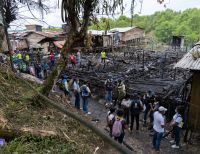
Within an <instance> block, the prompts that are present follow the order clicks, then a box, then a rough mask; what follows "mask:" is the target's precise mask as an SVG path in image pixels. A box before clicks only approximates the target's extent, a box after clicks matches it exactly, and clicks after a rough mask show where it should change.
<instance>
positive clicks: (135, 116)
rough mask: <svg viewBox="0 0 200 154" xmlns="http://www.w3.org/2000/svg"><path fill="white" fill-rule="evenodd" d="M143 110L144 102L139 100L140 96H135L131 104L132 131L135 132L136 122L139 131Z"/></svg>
mask: <svg viewBox="0 0 200 154" xmlns="http://www.w3.org/2000/svg"><path fill="white" fill-rule="evenodd" d="M142 110H143V104H142V101H141V100H140V98H139V95H138V94H136V93H135V94H133V100H132V102H131V107H130V112H131V126H130V131H131V132H132V131H133V124H134V120H136V130H137V131H138V130H139V119H140V112H141V111H142Z"/></svg>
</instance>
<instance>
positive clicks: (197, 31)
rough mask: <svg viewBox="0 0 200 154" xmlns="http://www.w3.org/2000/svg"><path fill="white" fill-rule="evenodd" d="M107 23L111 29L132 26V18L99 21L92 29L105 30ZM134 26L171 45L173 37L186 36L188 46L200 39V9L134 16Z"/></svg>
mask: <svg viewBox="0 0 200 154" xmlns="http://www.w3.org/2000/svg"><path fill="white" fill-rule="evenodd" d="M105 21H109V25H110V28H115V27H128V26H131V18H129V17H125V16H120V17H119V18H118V19H115V20H114V19H111V18H109V19H105V18H104V20H102V19H100V20H98V21H97V23H95V24H94V23H93V24H92V25H91V26H90V29H98V30H105V29H106V27H105ZM133 25H135V26H139V27H141V28H144V29H145V31H146V33H147V34H148V33H154V34H155V36H156V38H157V40H159V41H161V42H164V43H169V42H170V39H171V37H172V35H177V36H184V37H185V41H186V45H187V44H190V43H193V42H197V41H198V40H199V38H200V9H197V8H193V9H187V10H185V11H183V12H181V11H179V12H176V11H173V10H170V9H167V10H166V11H163V12H156V13H154V14H153V15H149V16H139V15H134V17H133Z"/></svg>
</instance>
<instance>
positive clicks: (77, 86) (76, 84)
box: [73, 82, 80, 92]
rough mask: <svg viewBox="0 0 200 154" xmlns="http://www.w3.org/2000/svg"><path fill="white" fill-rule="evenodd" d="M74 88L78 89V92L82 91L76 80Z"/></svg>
mask: <svg viewBox="0 0 200 154" xmlns="http://www.w3.org/2000/svg"><path fill="white" fill-rule="evenodd" d="M73 89H74V90H75V91H77V92H80V86H79V84H78V83H76V82H74V84H73Z"/></svg>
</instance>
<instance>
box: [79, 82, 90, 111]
mask: <svg viewBox="0 0 200 154" xmlns="http://www.w3.org/2000/svg"><path fill="white" fill-rule="evenodd" d="M80 91H81V97H82V100H83V112H84V113H85V114H91V112H88V103H89V97H90V95H91V91H90V88H89V87H88V84H87V82H85V83H84V84H83V85H82V86H81V88H80Z"/></svg>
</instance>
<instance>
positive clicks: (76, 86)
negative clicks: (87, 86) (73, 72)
mask: <svg viewBox="0 0 200 154" xmlns="http://www.w3.org/2000/svg"><path fill="white" fill-rule="evenodd" d="M73 90H74V96H75V107H76V108H77V109H80V86H79V80H78V79H74V83H73Z"/></svg>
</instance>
